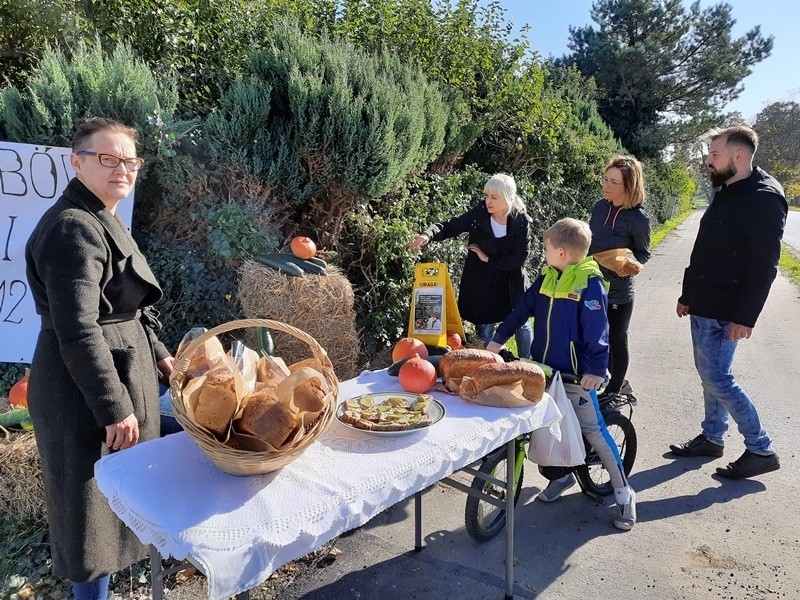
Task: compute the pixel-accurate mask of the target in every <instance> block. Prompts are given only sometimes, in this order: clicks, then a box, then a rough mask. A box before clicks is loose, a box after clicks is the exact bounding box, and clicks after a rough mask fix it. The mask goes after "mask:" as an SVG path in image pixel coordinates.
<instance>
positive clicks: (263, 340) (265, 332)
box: [256, 327, 275, 356]
mask: <svg viewBox="0 0 800 600" xmlns="http://www.w3.org/2000/svg"><path fill="white" fill-rule="evenodd" d="M257 331H258V333H257V334H256V339H257V344H258V351H259V353H261V354H264V353H266V354H269V355H270V356H275V341H274V340H273V339H272V334H271V333H270V332H269V329H267V328H266V327H259V328H258V330H257Z"/></svg>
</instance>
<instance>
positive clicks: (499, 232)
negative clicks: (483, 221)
mask: <svg viewBox="0 0 800 600" xmlns="http://www.w3.org/2000/svg"><path fill="white" fill-rule="evenodd" d="M489 223H491V224H492V233H493V234H494V237H496V238H501V237H506V232H507V231H508V226H507V225H504V224H502V223H498V222H497V221H495V220H494V217H492V218H491V219H489Z"/></svg>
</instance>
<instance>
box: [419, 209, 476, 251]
mask: <svg viewBox="0 0 800 600" xmlns="http://www.w3.org/2000/svg"><path fill="white" fill-rule="evenodd" d="M480 209H481V206H480V205H479V206H476V207H475V208H472V209H471V210H468V211H467V212H465V213H464V214H463V215H459V216H457V217H453V218H452V219H450V220H449V221H445V222H444V223H434V224H433V225H431V226H430V227H429V228H428V229H426V230H425V231H424V235H427V236H428V238H430V240H431V241H433V242H441V241H442V240H447V239H450V238H454V237H456V236H458V235H461V234H462V233H466V232H467V231H469V230H470V228H471V226H472V224H473V223H474V222H475V219H477V217H478V214H479V210H480Z"/></svg>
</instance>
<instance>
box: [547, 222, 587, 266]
mask: <svg viewBox="0 0 800 600" xmlns="http://www.w3.org/2000/svg"><path fill="white" fill-rule="evenodd" d="M542 239H543V240H544V241H546V242H550V245H551V246H553V247H555V248H564V249H565V250H566V251H567V253H568V254H569V255H570V258H572V259H574V260H576V261H578V260H583V259H584V258H586V254H587V253H588V252H589V245H590V244H591V243H592V230H591V229H589V224H588V223H585V222H584V221H579V220H578V219H572V218H570V217H566V218H564V219H559V220H558V221H556V222H555V223H553V224H552V225H551V226H550V227H549V228H548V229H547V231H545V232H544V234H542Z"/></svg>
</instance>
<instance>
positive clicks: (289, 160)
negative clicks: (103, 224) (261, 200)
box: [205, 23, 465, 246]
mask: <svg viewBox="0 0 800 600" xmlns="http://www.w3.org/2000/svg"><path fill="white" fill-rule="evenodd" d="M448 98H449V99H448ZM454 117H455V118H454ZM464 118H465V112H464V111H461V110H460V108H459V105H458V100H457V99H456V97H455V96H454V95H452V94H451V95H449V96H447V97H446V96H445V94H444V93H443V91H442V90H441V89H440V88H439V86H438V85H436V84H433V83H431V82H429V81H428V80H427V79H426V78H425V76H424V75H423V74H422V73H421V72H420V71H419V70H417V69H414V68H412V67H410V66H408V65H406V64H404V63H401V61H400V60H399V59H398V58H397V57H394V56H390V55H388V54H376V55H372V54H367V53H365V52H363V51H361V50H359V49H357V48H356V47H354V46H353V45H352V44H349V43H344V42H335V41H332V40H331V39H329V38H326V37H322V38H315V37H311V36H307V35H305V34H303V33H301V31H300V29H299V28H298V27H297V26H296V25H295V24H290V23H280V24H278V25H277V26H276V27H275V30H274V33H273V34H272V38H271V45H270V46H269V47H268V48H267V49H265V50H263V51H257V52H255V53H254V54H253V55H252V56H251V58H250V66H249V69H248V72H247V74H246V75H245V76H244V77H241V78H239V79H238V80H237V81H236V82H235V83H234V84H233V85H232V87H231V88H230V89H229V91H228V92H227V93H225V94H224V95H223V97H222V100H221V103H220V108H219V110H218V111H216V112H215V113H214V114H212V115H211V116H210V117H209V118H208V120H207V122H206V126H205V133H206V139H207V142H208V144H209V148H210V150H211V153H212V156H213V157H214V159H215V160H217V161H222V162H224V161H234V162H235V163H237V165H238V166H240V167H244V168H245V169H247V170H248V171H249V172H250V173H251V174H252V175H254V176H255V177H257V178H258V179H260V180H262V181H263V182H264V183H266V184H268V185H270V186H271V187H273V188H275V189H276V190H278V193H280V194H281V195H282V196H283V198H284V199H285V202H286V203H288V204H289V205H291V206H292V207H295V209H296V211H297V214H298V217H299V218H298V221H299V222H300V223H301V227H303V228H304V229H306V230H307V231H308V232H309V233H311V234H312V236H313V237H315V238H316V239H318V240H319V241H320V242H322V244H323V245H325V246H331V245H333V244H334V243H335V242H336V240H337V239H338V236H339V233H340V231H341V227H342V224H343V222H344V219H345V217H346V215H347V214H348V213H349V212H350V211H351V210H353V208H354V207H355V206H356V205H357V204H358V203H359V202H362V203H363V202H365V201H366V200H368V199H370V198H375V197H379V196H382V195H384V194H386V193H387V192H389V191H390V190H392V189H396V188H398V187H399V186H400V185H401V184H402V182H403V181H404V180H405V179H406V178H407V177H408V175H409V174H411V173H413V172H419V171H421V170H422V169H424V168H425V166H426V165H428V164H429V163H430V162H432V161H433V160H435V159H436V158H437V157H439V156H440V154H441V153H442V151H443V150H444V148H445V146H446V145H447V144H448V143H450V142H452V141H453V140H457V139H460V131H461V125H462V124H463V123H462V122H460V121H459V119H464Z"/></svg>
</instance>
